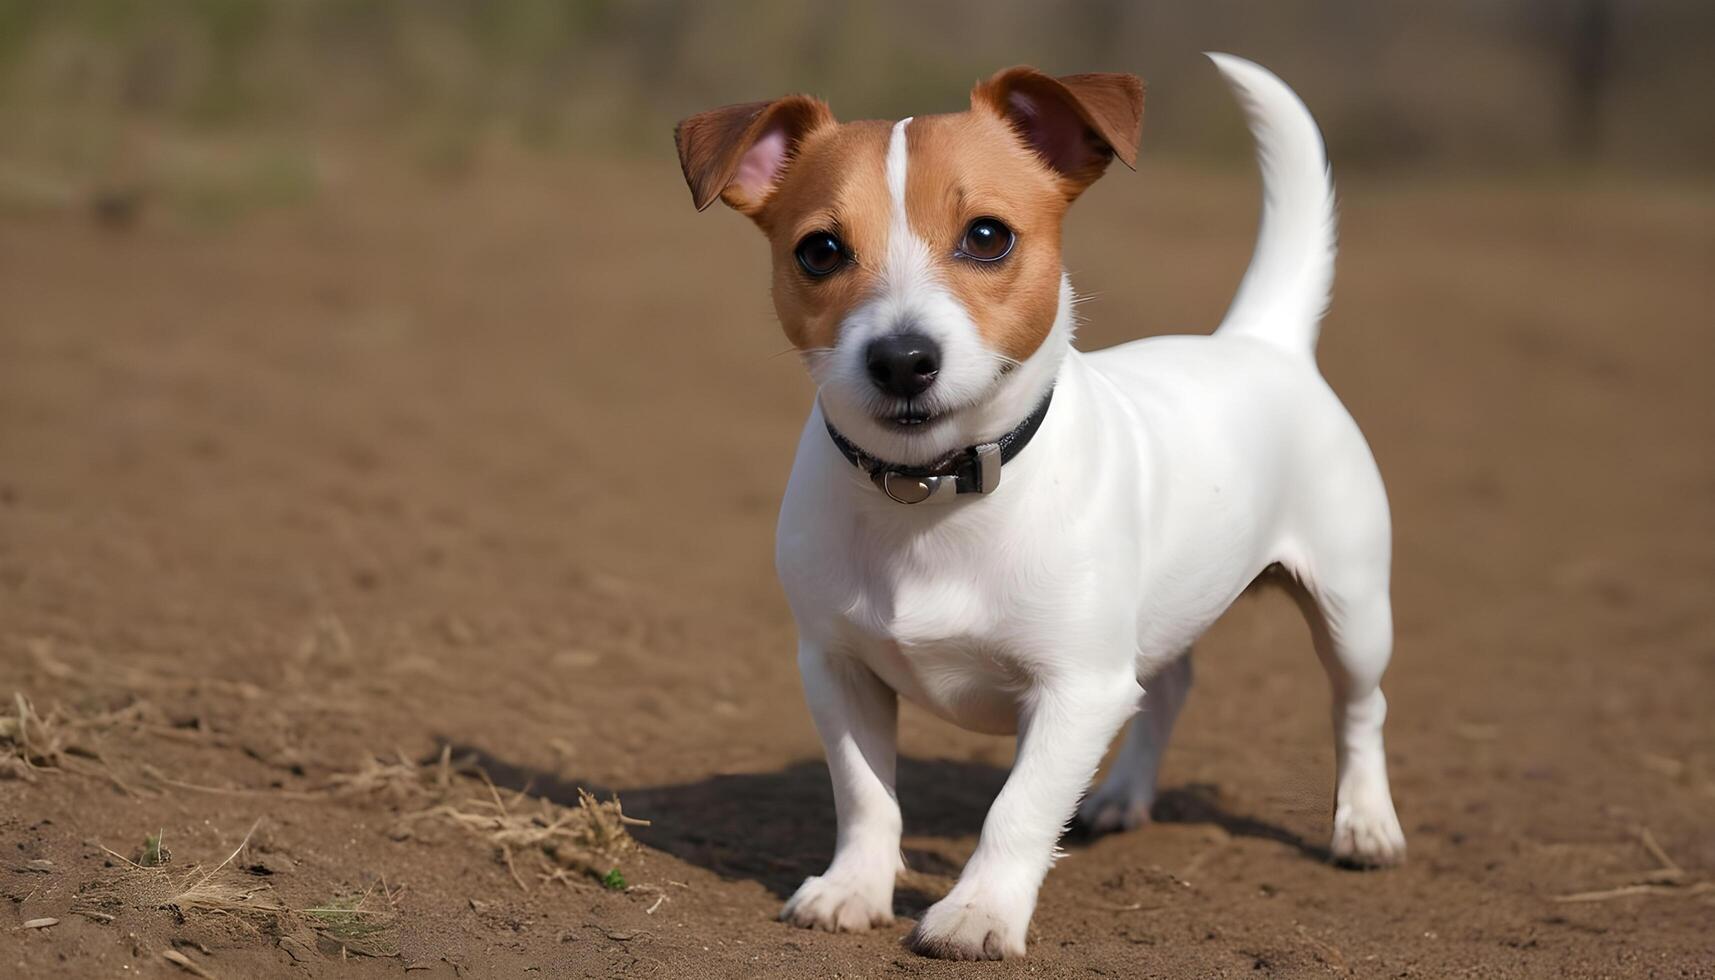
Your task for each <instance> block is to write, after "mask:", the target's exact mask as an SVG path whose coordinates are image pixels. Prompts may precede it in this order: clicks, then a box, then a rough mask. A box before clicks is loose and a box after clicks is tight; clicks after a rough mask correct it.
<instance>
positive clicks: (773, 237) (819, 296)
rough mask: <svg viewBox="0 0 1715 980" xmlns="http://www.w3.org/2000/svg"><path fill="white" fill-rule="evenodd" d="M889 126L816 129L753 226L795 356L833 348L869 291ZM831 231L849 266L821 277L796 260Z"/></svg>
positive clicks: (875, 268)
mask: <svg viewBox="0 0 1715 980" xmlns="http://www.w3.org/2000/svg"><path fill="white" fill-rule="evenodd" d="M891 131H892V124H891V123H886V122H873V121H871V122H854V123H845V124H842V125H837V126H830V127H826V128H823V129H820V130H818V131H816V132H814V133H812V134H810V136H808V137H807V138H806V139H805V140H804V141H803V143H802V144H801V146H800V148H799V151H798V156H797V158H796V159H795V160H794V162H793V164H792V167H791V168H790V169H789V170H788V171H787V173H786V177H785V179H784V180H783V181H782V182H781V184H780V186H779V188H778V189H776V191H775V192H774V194H773V195H772V196H770V198H769V199H768V201H767V203H766V204H765V205H764V206H763V208H762V209H761V211H760V212H759V213H757V214H756V215H755V218H756V223H757V224H758V225H759V226H761V228H762V230H763V232H764V233H765V234H766V235H768V241H769V245H770V248H771V250H772V252H773V254H774V309H775V312H776V313H777V314H778V315H779V317H780V325H781V327H782V328H784V329H785V331H786V338H787V339H788V340H790V341H791V342H792V346H794V347H796V348H798V349H799V350H801V351H803V350H815V349H819V348H828V347H832V346H834V343H835V341H837V340H838V339H839V333H840V322H841V321H842V320H843V319H844V318H845V316H846V314H848V313H849V312H851V310H852V308H853V307H855V306H857V305H859V304H860V303H862V302H863V301H864V300H865V299H866V298H867V297H868V296H869V295H870V294H871V293H873V292H874V290H875V288H876V285H877V283H878V281H879V276H880V274H881V271H882V269H881V260H882V256H883V255H885V254H886V251H887V231H888V220H889V213H890V211H891V209H892V205H891V204H890V202H889V198H888V194H887V142H888V136H889V133H890V132H891ZM817 231H826V232H832V233H833V234H834V235H835V237H837V238H839V239H840V241H841V242H843V243H844V245H845V247H846V250H847V254H848V257H849V261H848V262H847V264H846V266H845V267H844V268H841V269H840V270H838V271H837V272H834V273H832V274H830V275H827V276H823V277H821V278H814V277H812V276H810V275H809V274H807V273H806V272H805V271H804V270H803V269H802V268H801V267H800V266H799V265H798V260H797V258H796V257H795V256H794V254H793V253H794V251H795V250H796V248H797V246H798V243H799V242H800V241H801V240H803V238H804V236H805V235H808V234H810V233H812V232H817Z"/></svg>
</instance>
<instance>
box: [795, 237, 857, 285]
mask: <svg viewBox="0 0 1715 980" xmlns="http://www.w3.org/2000/svg"><path fill="white" fill-rule="evenodd" d="M792 254H794V255H796V256H798V264H799V265H800V266H802V267H803V269H804V271H805V272H808V273H809V274H810V275H812V276H815V277H817V278H818V279H819V278H821V277H822V276H825V275H827V274H828V273H830V272H833V271H834V270H836V269H838V268H839V267H840V266H842V265H845V264H846V246H845V243H843V242H841V241H840V240H839V239H838V238H835V237H834V235H833V233H832V232H826V231H814V232H811V233H810V234H808V235H805V236H804V237H803V239H801V240H800V241H799V242H798V248H797V249H796V250H794V252H793V253H792Z"/></svg>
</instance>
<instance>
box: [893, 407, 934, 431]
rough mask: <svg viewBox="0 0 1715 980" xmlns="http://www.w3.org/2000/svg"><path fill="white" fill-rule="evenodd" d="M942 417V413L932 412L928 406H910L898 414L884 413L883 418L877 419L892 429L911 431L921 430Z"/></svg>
mask: <svg viewBox="0 0 1715 980" xmlns="http://www.w3.org/2000/svg"><path fill="white" fill-rule="evenodd" d="M942 417H943V416H942V415H938V414H936V413H934V412H931V411H929V410H928V409H926V408H908V409H906V410H905V411H903V412H899V413H897V414H893V415H883V416H882V417H881V418H879V419H877V421H878V422H880V423H881V424H882V425H884V426H886V427H888V428H890V429H899V430H903V431H910V430H920V429H922V428H923V427H925V426H930V425H934V424H935V423H936V422H938V421H940V420H941V418H942Z"/></svg>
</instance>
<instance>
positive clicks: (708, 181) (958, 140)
mask: <svg viewBox="0 0 1715 980" xmlns="http://www.w3.org/2000/svg"><path fill="white" fill-rule="evenodd" d="M1021 100H1025V101H1029V102H1032V103H1034V105H1035V107H1036V108H1037V109H1039V110H1042V111H1037V112H1022V111H1021V110H1020V102H1021ZM1142 112H1143V83H1142V82H1141V81H1139V80H1138V79H1137V78H1135V77H1134V76H1131V75H1071V76H1066V77H1064V78H1059V79H1056V78H1053V77H1050V76H1048V75H1044V74H1042V73H1041V72H1038V71H1036V70H1035V69H1033V68H1010V69H1007V70H1006V71H1003V72H999V73H997V74H996V75H994V76H993V77H992V78H990V79H988V80H987V81H985V82H983V83H981V84H979V85H978V86H977V87H976V89H975V90H973V91H972V93H971V109H970V111H968V112H962V113H955V114H950V115H941V116H924V117H918V118H916V119H914V120H913V121H912V123H911V125H910V126H909V127H907V129H906V141H907V142H906V147H907V152H908V158H909V163H908V166H907V170H906V195H905V207H906V217H907V220H908V221H909V222H910V225H911V229H912V231H913V232H914V233H915V234H916V235H917V236H918V237H919V238H921V239H922V240H923V241H924V242H925V243H927V244H928V246H929V250H930V254H931V256H932V257H933V262H934V265H935V271H936V274H937V275H938V276H939V278H940V280H941V282H942V283H943V284H945V286H946V287H947V288H948V289H949V290H951V291H952V293H953V294H954V295H955V296H956V297H957V298H958V300H959V302H960V303H961V304H962V305H963V306H964V308H965V309H966V310H967V311H968V312H969V314H970V315H971V318H972V319H973V320H974V321H975V323H976V324H977V326H978V329H979V330H980V331H981V333H982V335H983V338H984V340H985V342H986V343H987V344H988V346H989V347H990V348H991V349H992V350H994V351H995V352H997V353H999V354H1002V355H1004V356H1006V357H1008V358H1011V359H1013V360H1016V361H1022V360H1024V359H1025V358H1028V357H1029V356H1030V355H1031V354H1033V353H1035V352H1036V350H1037V348H1039V347H1040V346H1041V345H1042V342H1043V340H1045V339H1046V338H1047V336H1048V334H1049V332H1050V330H1052V328H1053V326H1054V319H1055V315H1056V314H1057V312H1058V310H1059V297H1060V274H1061V259H1060V222H1061V220H1062V218H1063V217H1064V216H1065V212H1066V208H1067V207H1068V206H1069V205H1070V204H1071V202H1072V201H1073V200H1075V199H1076V198H1077V197H1078V195H1079V194H1080V193H1082V192H1083V190H1084V189H1085V188H1086V187H1088V186H1089V184H1090V183H1091V182H1093V181H1094V180H1095V179H1096V178H1097V177H1099V176H1101V174H1102V172H1103V171H1104V170H1105V169H1106V167H1107V164H1108V161H1109V160H1110V159H1112V158H1113V157H1114V156H1118V157H1119V158H1120V160H1121V161H1122V162H1124V163H1125V164H1127V165H1128V166H1130V165H1132V164H1134V163H1135V161H1136V147H1137V136H1138V129H1139V126H1140V125H1141V120H1142ZM1044 120H1046V121H1048V122H1052V123H1055V124H1056V125H1057V126H1058V127H1059V128H1058V129H1057V130H1055V131H1054V133H1053V134H1051V135H1054V136H1058V137H1059V139H1058V140H1052V139H1048V138H1045V137H1044V136H1043V134H1042V133H1040V132H1037V131H1036V130H1035V129H1033V126H1037V125H1039V124H1041V123H1042V122H1043V121H1044ZM779 125H784V126H785V128H786V130H787V133H788V135H789V137H790V141H791V152H790V158H789V161H788V163H787V165H786V167H785V169H784V173H783V174H782V175H781V176H780V177H779V179H778V180H777V181H776V183H775V185H774V186H773V187H772V188H769V189H768V191H767V193H766V194H765V195H763V196H762V197H760V198H756V197H753V196H751V195H748V194H745V193H743V192H742V191H735V190H734V187H733V186H732V185H731V184H730V182H731V181H732V179H733V174H734V173H735V172H736V170H737V168H738V161H739V160H740V159H741V158H742V156H743V154H744V152H745V151H746V149H748V147H749V146H750V145H751V144H752V143H754V142H755V140H756V139H757V138H758V137H759V136H760V134H761V133H763V132H764V131H765V130H767V129H768V128H769V127H771V126H779ZM891 130H892V126H891V124H889V123H885V122H873V121H870V122H855V123H844V124H841V123H836V122H835V121H834V119H833V115H832V113H831V112H829V111H828V109H827V107H826V106H825V105H824V104H822V103H820V102H817V101H816V100H813V99H809V98H807V97H805V96H792V97H790V98H788V99H782V100H779V101H777V102H773V103H751V104H749V105H744V106H730V107H727V108H725V109H717V110H713V111H711V112H707V113H702V114H700V115H698V116H693V117H691V118H690V119H688V120H686V121H685V122H683V123H681V124H680V127H679V130H678V133H677V136H678V143H679V155H680V161H681V164H682V165H683V167H684V169H685V175H686V180H687V181H688V182H689V183H690V185H691V188H692V196H693V199H694V200H695V201H696V203H697V205H698V207H699V208H700V207H703V206H706V204H707V203H709V202H711V201H713V200H714V198H715V197H716V196H721V197H723V198H724V199H725V200H726V201H727V203H728V204H731V205H732V206H733V207H735V208H736V209H738V210H740V211H742V212H743V213H745V214H747V215H749V216H750V217H751V218H752V219H754V220H755V221H756V223H757V225H758V226H759V227H760V228H761V229H762V231H763V232H764V233H765V234H766V235H767V236H768V238H769V243H770V246H771V250H772V252H773V257H774V283H773V294H774V306H775V311H776V312H777V313H778V314H779V317H780V323H781V326H782V328H783V329H784V330H785V332H786V336H787V339H788V340H790V341H791V342H792V344H793V346H795V347H797V348H798V349H799V350H802V351H812V350H819V349H825V348H830V347H832V346H833V345H834V344H835V342H836V341H837V340H838V339H839V329H840V323H841V322H842V321H843V320H844V318H845V317H846V315H847V314H848V313H850V311H851V310H852V309H853V308H854V307H856V306H858V305H859V304H861V303H863V302H864V301H865V300H866V299H868V298H869V297H870V296H871V295H873V293H874V291H875V288H876V286H877V284H878V282H879V276H880V273H881V271H882V270H881V267H880V266H881V260H882V257H883V256H884V255H885V254H886V251H887V236H888V232H889V226H890V223H891V218H892V200H891V198H890V196H889V194H888V190H887V180H886V161H887V148H888V141H889V137H890V134H891ZM978 218H995V219H998V220H999V221H1001V222H1002V223H1004V224H1005V225H1007V226H1008V227H1009V228H1011V229H1012V231H1013V233H1014V234H1015V235H1016V242H1015V244H1014V245H1013V249H1012V252H1011V253H1010V254H1009V255H1007V257H1006V258H1005V259H1003V260H1001V261H999V262H992V263H983V262H977V261H973V260H971V259H968V258H964V257H962V256H960V255H959V254H958V249H959V246H960V244H961V243H962V241H963V240H964V234H965V230H966V229H967V228H968V227H969V226H970V224H971V222H972V221H974V220H976V219H978ZM816 231H828V232H832V233H834V234H835V235H836V236H838V237H839V238H840V239H841V241H842V242H844V243H845V245H846V248H847V252H848V257H849V263H848V265H847V266H846V267H845V268H843V269H841V270H840V271H838V272H836V273H834V274H832V275H829V276H827V277H825V278H821V279H813V278H811V277H809V276H807V275H805V274H804V272H803V271H802V270H801V269H800V268H799V266H798V262H797V260H796V258H795V257H794V254H793V253H794V250H795V248H796V246H797V244H798V242H799V241H800V240H802V239H803V237H804V236H805V235H808V234H810V233H811V232H816Z"/></svg>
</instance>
